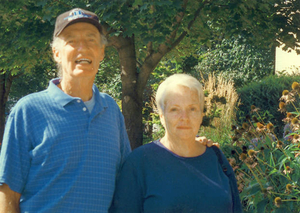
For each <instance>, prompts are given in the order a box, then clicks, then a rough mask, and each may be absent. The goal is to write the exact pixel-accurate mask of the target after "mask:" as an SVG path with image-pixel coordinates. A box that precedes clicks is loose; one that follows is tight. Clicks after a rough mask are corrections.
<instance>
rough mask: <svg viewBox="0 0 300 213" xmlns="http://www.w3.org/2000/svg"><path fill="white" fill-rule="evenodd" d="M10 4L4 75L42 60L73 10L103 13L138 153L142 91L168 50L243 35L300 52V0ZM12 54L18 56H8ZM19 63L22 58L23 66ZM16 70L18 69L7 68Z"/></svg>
mask: <svg viewBox="0 0 300 213" xmlns="http://www.w3.org/2000/svg"><path fill="white" fill-rule="evenodd" d="M4 2H5V3H4V4H1V7H0V9H1V11H0V12H1V14H2V15H1V17H0V18H1V21H2V22H1V30H4V31H3V32H4V33H3V32H2V33H1V36H3V37H4V38H5V39H4V41H5V44H7V45H5V46H6V47H4V48H2V47H1V52H0V57H1V60H2V62H3V63H1V66H5V67H4V69H3V70H8V68H11V67H19V68H21V70H22V69H24V68H30V65H33V64H35V62H36V63H40V62H41V61H40V59H41V58H42V57H41V56H42V55H39V57H34V56H35V54H36V53H38V54H42V53H45V52H46V51H45V48H47V47H48V44H49V40H50V39H51V35H52V31H53V23H54V22H55V17H56V16H57V15H58V14H60V13H62V12H65V11H67V10H69V9H71V8H74V7H81V8H84V9H88V10H91V11H94V12H96V13H97V14H98V15H99V17H100V19H101V22H102V26H103V32H104V33H105V35H106V36H107V38H108V41H109V44H108V46H111V47H113V48H115V49H116V51H117V52H118V57H119V61H120V73H121V80H122V112H123V114H124V117H125V123H126V127H127V132H128V135H129V138H130V140H131V143H132V147H133V148H135V147H137V146H140V145H141V144H142V139H143V136H142V132H143V126H142V109H143V92H144V90H145V88H146V85H147V81H148V79H149V76H150V75H151V73H152V72H153V70H154V69H155V68H156V66H157V65H158V64H159V62H160V61H161V60H162V58H163V57H165V56H166V54H168V53H169V52H171V51H173V50H177V52H178V53H180V52H181V53H182V51H184V52H185V51H187V52H193V50H191V49H186V48H184V45H181V46H178V45H179V44H190V45H186V46H187V47H189V48H192V47H194V46H195V44H197V45H198V44H206V45H207V46H209V45H210V44H211V43H212V41H213V40H218V39H220V38H223V37H227V38H230V37H231V36H233V35H236V34H241V33H242V32H243V33H244V34H245V35H247V36H248V37H249V39H251V40H253V42H255V43H257V44H260V45H264V46H268V45H269V46H273V45H274V43H275V44H276V45H278V44H279V43H278V42H283V43H285V44H286V46H287V47H290V48H293V49H294V48H295V47H296V46H297V44H296V43H295V42H296V41H298V38H299V32H298V31H299V30H298V25H297V24H298V23H297V20H299V19H298V17H299V13H298V12H297V10H298V8H299V3H297V2H296V1H283V0H282V1H280V0H252V1H248V0H242V1H241V0H229V1H228V0H226V1H225V0H172V1H171V0H72V1H67V0H56V1H48V0H28V1H25V0H17V1H7V0H5V1H4ZM10 11H12V12H10ZM14 23H16V24H14ZM214 29H217V30H214ZM290 32H294V33H295V35H296V36H291V34H290ZM19 38H21V39H19ZM20 41H21V42H20ZM22 41H26V42H22ZM9 44H10V46H9ZM276 45H275V46H276ZM177 47H178V48H177ZM12 48H16V49H17V50H18V51H16V49H15V50H12ZM176 48H177V49H176ZM5 49H10V50H12V51H8V52H7V53H6V52H4V50H5ZM39 51H41V52H39ZM173 52H174V51H173ZM175 52H176V51H175ZM15 54H17V55H15ZM20 55H23V56H24V58H22V57H20ZM12 58H16V60H15V61H14V62H13V63H9V59H12ZM19 58H22V59H23V60H18V59H19ZM4 60H6V61H4ZM22 62H24V64H23V63H22ZM27 62H28V63H27ZM6 63H7V64H6ZM9 64H10V65H11V66H8V67H6V66H7V65H9ZM0 68H1V69H2V67H0ZM14 70H15V69H14Z"/></svg>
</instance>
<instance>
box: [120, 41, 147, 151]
mask: <svg viewBox="0 0 300 213" xmlns="http://www.w3.org/2000/svg"><path fill="white" fill-rule="evenodd" d="M120 40H121V42H120ZM120 40H119V44H120V46H118V47H116V48H117V50H118V53H119V59H120V65H121V80H122V113H123V115H124V118H125V124H126V130H127V133H128V137H129V140H130V143H131V148H132V149H135V148H137V147H139V146H141V145H142V144H143V122H142V109H143V96H142V94H143V91H139V90H138V89H137V80H138V73H137V67H136V55H135V46H134V37H131V38H128V37H126V38H121V39H120Z"/></svg>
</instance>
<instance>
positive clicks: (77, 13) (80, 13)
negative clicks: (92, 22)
mask: <svg viewBox="0 0 300 213" xmlns="http://www.w3.org/2000/svg"><path fill="white" fill-rule="evenodd" d="M90 17H92V16H91V15H88V14H86V13H84V12H83V11H81V10H75V11H72V12H70V13H69V16H68V17H66V18H64V20H66V19H68V21H72V20H74V19H78V18H90Z"/></svg>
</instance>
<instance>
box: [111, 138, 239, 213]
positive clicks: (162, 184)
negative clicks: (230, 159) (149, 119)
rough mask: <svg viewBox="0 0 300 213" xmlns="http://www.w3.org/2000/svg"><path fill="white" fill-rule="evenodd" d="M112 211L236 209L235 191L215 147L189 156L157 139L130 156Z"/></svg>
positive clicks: (220, 212) (208, 212)
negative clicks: (168, 148)
mask: <svg viewBox="0 0 300 213" xmlns="http://www.w3.org/2000/svg"><path fill="white" fill-rule="evenodd" d="M224 160H225V159H224ZM238 205H240V204H238ZM110 212H122V213H141V212H144V213H153V212H155V213H199V212H201V213H232V212H233V201H232V192H231V190H230V185H229V179H228V177H227V176H226V175H225V174H224V172H223V170H222V168H221V165H220V164H219V162H218V158H217V156H216V154H215V152H214V150H213V149H212V148H206V151H205V153H204V154H202V155H200V156H197V157H190V158H185V157H180V156H178V155H176V154H174V153H172V152H170V151H169V150H167V149H166V148H164V147H163V145H162V144H161V143H160V142H159V141H154V142H152V143H150V144H146V145H144V146H142V147H139V148H137V149H136V150H134V151H133V152H132V153H131V154H130V155H129V157H128V158H127V159H126V161H125V163H124V165H123V167H122V170H121V175H120V178H119V179H118V182H117V187H116V191H115V196H114V201H113V204H112V207H111V210H110Z"/></svg>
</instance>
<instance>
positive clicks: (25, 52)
mask: <svg viewBox="0 0 300 213" xmlns="http://www.w3.org/2000/svg"><path fill="white" fill-rule="evenodd" d="M25 2H26V3H25ZM40 9H41V8H40V7H37V6H35V5H33V4H29V3H28V2H27V1H22V0H17V1H6V0H4V1H1V4H0V37H1V44H0V138H2V135H3V131H4V124H5V108H6V104H7V100H8V96H9V93H10V89H11V86H12V83H13V80H14V79H16V78H17V77H19V76H21V75H23V74H24V73H26V74H27V75H28V74H30V72H31V71H32V69H33V67H34V66H35V65H36V64H41V63H43V62H44V61H49V59H50V58H49V53H48V48H47V45H49V37H48V34H49V26H50V23H49V22H45V21H44V20H43V19H42V13H41V12H39V11H40Z"/></svg>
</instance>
